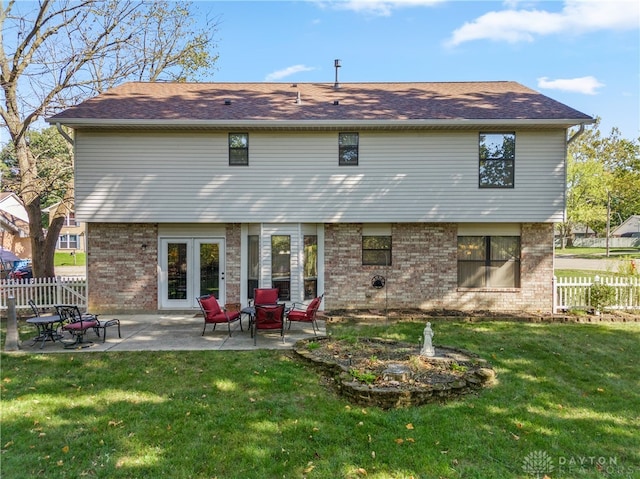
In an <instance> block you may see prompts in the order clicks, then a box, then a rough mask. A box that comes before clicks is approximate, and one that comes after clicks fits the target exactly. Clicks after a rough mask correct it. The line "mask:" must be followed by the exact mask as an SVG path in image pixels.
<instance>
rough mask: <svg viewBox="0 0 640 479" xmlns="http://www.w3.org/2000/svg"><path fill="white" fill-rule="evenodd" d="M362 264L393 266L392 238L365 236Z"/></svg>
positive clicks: (363, 238) (363, 239)
mask: <svg viewBox="0 0 640 479" xmlns="http://www.w3.org/2000/svg"><path fill="white" fill-rule="evenodd" d="M362 264H363V265H365V266H367V265H375V266H391V236H363V237H362Z"/></svg>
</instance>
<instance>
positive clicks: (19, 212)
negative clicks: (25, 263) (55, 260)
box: [0, 192, 31, 259]
mask: <svg viewBox="0 0 640 479" xmlns="http://www.w3.org/2000/svg"><path fill="white" fill-rule="evenodd" d="M0 248H1V249H3V250H5V251H10V252H12V253H14V254H15V255H16V256H18V257H19V258H21V259H27V258H30V257H31V239H30V238H29V216H28V215H27V210H26V209H25V207H24V205H23V204H22V200H21V199H20V198H19V197H18V196H17V195H16V194H15V193H8V192H2V193H0Z"/></svg>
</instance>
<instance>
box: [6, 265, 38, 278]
mask: <svg viewBox="0 0 640 479" xmlns="http://www.w3.org/2000/svg"><path fill="white" fill-rule="evenodd" d="M9 278H10V279H31V278H33V269H32V268H31V264H29V263H20V264H18V265H17V266H15V267H14V268H13V269H12V270H11V271H10V272H9Z"/></svg>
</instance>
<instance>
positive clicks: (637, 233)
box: [620, 231, 640, 238]
mask: <svg viewBox="0 0 640 479" xmlns="http://www.w3.org/2000/svg"><path fill="white" fill-rule="evenodd" d="M620 237H621V238H640V231H629V232H627V233H622V234H621V235H620Z"/></svg>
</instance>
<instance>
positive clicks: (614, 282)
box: [553, 276, 640, 313]
mask: <svg viewBox="0 0 640 479" xmlns="http://www.w3.org/2000/svg"><path fill="white" fill-rule="evenodd" d="M554 283H555V285H554V286H555V287H554V295H555V297H554V298H553V305H554V311H553V312H554V313H557V312H559V311H563V310H565V311H566V310H570V309H588V308H591V307H592V306H593V305H592V304H591V286H592V285H593V284H596V283H599V284H606V285H608V286H611V287H612V288H614V290H615V300H614V302H613V304H612V305H611V306H608V309H617V310H640V277H638V276H629V277H610V278H605V277H598V276H596V277H595V278H554Z"/></svg>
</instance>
